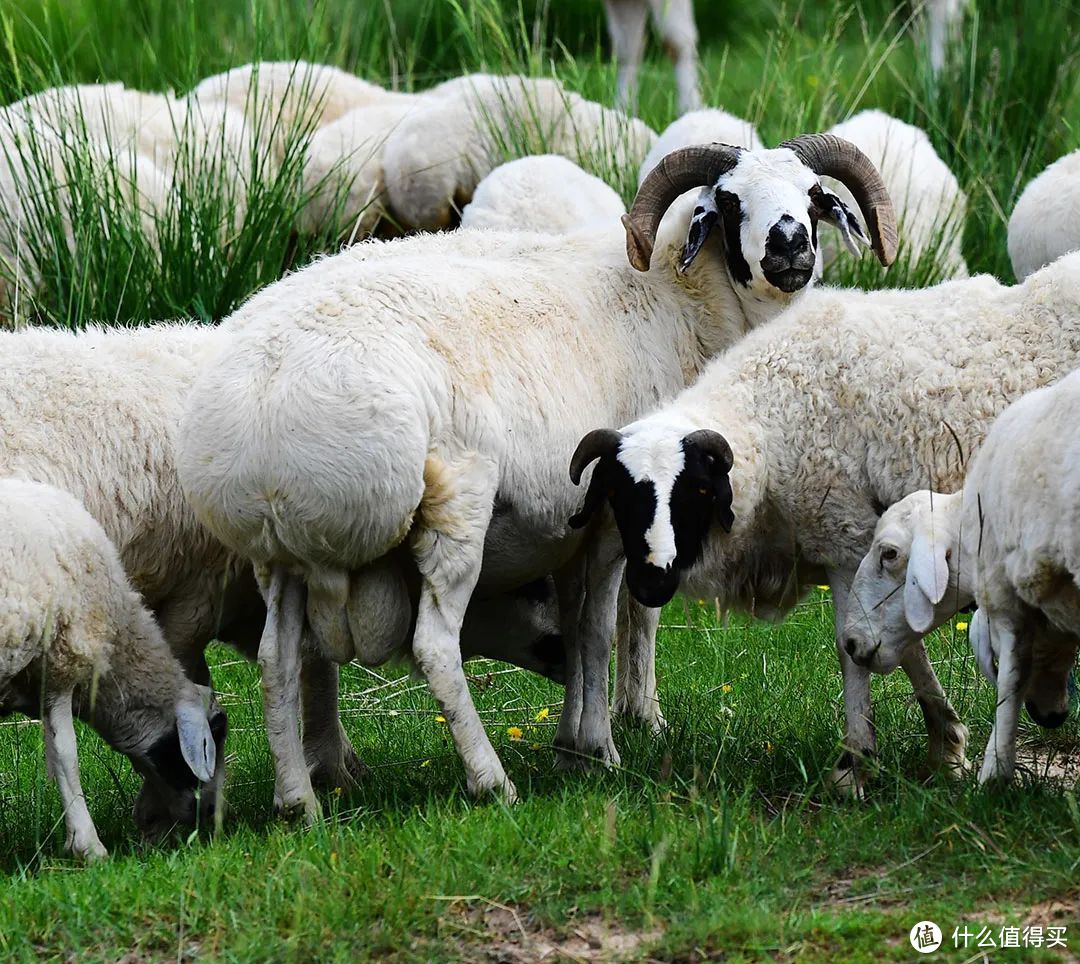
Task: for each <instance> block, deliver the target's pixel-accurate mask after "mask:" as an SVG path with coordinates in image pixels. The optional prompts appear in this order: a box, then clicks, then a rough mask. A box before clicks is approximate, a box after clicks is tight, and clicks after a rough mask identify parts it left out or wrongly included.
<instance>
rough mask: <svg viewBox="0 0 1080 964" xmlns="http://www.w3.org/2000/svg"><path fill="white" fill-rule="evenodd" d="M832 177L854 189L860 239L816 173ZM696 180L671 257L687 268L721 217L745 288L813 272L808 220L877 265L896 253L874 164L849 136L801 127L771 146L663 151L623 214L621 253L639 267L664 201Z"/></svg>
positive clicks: (773, 285)
mask: <svg viewBox="0 0 1080 964" xmlns="http://www.w3.org/2000/svg"><path fill="white" fill-rule="evenodd" d="M822 175H829V176H831V177H834V178H836V179H837V180H839V181H841V182H842V183H843V184H845V185H846V186H847V188H848V189H849V190H850V191H851V193H852V195H854V197H855V199H856V201H857V202H858V205H859V207H860V209H861V210H862V213H863V217H864V218H865V220H866V223H867V226H868V228H869V231H870V238H869V239H867V238H866V237H865V235H864V234H863V232H862V229H861V228H860V227H859V223H858V221H857V220H856V218H855V217H854V215H853V214H852V212H851V211H850V210H849V209H848V208H847V206H846V205H845V204H844V202H843V201H841V200H840V198H839V197H837V196H836V195H835V194H833V193H832V192H831V191H829V190H828V189H826V188H825V187H824V186H823V185H822V184H821V180H820V177H821V176H822ZM696 187H700V188H702V191H701V195H700V196H699V198H698V203H697V205H696V207H695V209H694V215H693V217H692V219H691V222H690V229H689V232H688V234H687V238H686V246H685V248H684V249H683V255H682V259H681V263H680V268H681V270H684V271H685V270H686V268H687V267H689V265H690V264H691V262H692V261H693V260H694V258H695V257H697V255H698V253H699V252H700V251H701V248H702V246H703V245H704V244H705V241H706V239H707V238H708V237H709V234H710V232H711V231H712V229H713V228H714V227H715V226H716V225H718V224H719V225H721V226H722V228H723V232H724V247H725V250H726V257H727V265H728V271H729V273H730V274H731V277H732V279H733V280H734V281H735V282H736V283H737V284H739V285H742V286H743V287H745V288H747V289H753V290H757V291H759V292H766V291H768V290H769V289H773V290H778V291H781V292H785V293H791V292H794V291H798V290H799V289H800V288H803V287H805V286H806V285H807V284H809V282H810V279H811V278H812V277H813V271H814V261H815V258H816V255H817V225H818V222H819V221H825V222H826V223H828V224H832V225H833V226H834V227H836V228H837V229H838V230H839V231H840V232H841V234H842V235H843V237H844V241H845V243H846V244H847V245H848V247H849V248H851V249H852V250H853V252H857V251H858V247H857V246H858V244H860V243H862V244H868V245H871V246H872V247H873V250H874V253H875V254H876V255H877V257H878V259H879V260H880V261H881V263H882V264H884V265H889V264H891V263H892V262H893V260H894V259H895V257H896V215H895V212H894V211H893V207H892V203H891V201H890V200H889V195H888V192H887V191H886V189H885V185H884V183H883V182H882V180H881V175H880V174H879V173H878V172H877V169H876V168H875V167H874V165H873V163H872V162H871V161H870V159H869V158H867V157H866V155H865V154H863V153H862V151H860V150H859V149H858V148H857V147H856V146H855V145H854V144H852V143H850V142H849V141H845V140H843V139H842V138H839V137H836V136H834V135H831V134H803V135H802V136H800V137H796V138H794V139H792V140H790V141H785V142H784V143H783V144H781V145H780V147H778V148H776V149H775V150H744V149H743V148H739V147H732V146H729V145H726V144H711V145H706V146H700V147H686V148H683V149H681V150H678V151H674V152H672V153H671V154H668V155H667V156H666V157H665V158H664V159H663V160H661V162H660V163H659V164H658V165H657V166H656V167H655V168H654V169H653V170H652V172H650V174H649V175H648V177H646V178H645V180H644V182H642V185H641V188H640V189H639V191H638V195H637V197H636V198H635V200H634V204H633V207H632V208H631V210H630V213H629V214H627V215H624V216H623V225H624V226H625V228H626V252H627V257H628V258H629V259H630V263H631V264H632V265H633V266H634V267H635V268H637V269H638V270H639V271H648V270H649V264H650V261H651V259H652V251H653V245H654V244H655V242H656V232H657V229H658V228H659V225H660V220H661V218H663V216H664V213H665V212H666V211H667V209H668V208H669V207H670V206H671V204H672V202H673V201H674V200H675V199H676V198H677V197H678V196H679V195H681V194H683V193H685V192H686V191H689V190H693V189H694V188H696Z"/></svg>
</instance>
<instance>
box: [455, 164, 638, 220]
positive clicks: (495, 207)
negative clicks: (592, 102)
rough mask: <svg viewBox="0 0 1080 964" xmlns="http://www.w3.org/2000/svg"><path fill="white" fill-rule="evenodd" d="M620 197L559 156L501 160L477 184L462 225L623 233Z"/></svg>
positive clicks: (604, 184) (463, 216)
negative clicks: (506, 161)
mask: <svg viewBox="0 0 1080 964" xmlns="http://www.w3.org/2000/svg"><path fill="white" fill-rule="evenodd" d="M625 213H626V207H625V205H624V204H623V202H622V198H621V197H619V195H618V194H616V193H615V191H614V190H612V188H610V187H609V186H608V185H607V184H606V183H604V182H603V181H601V180H600V178H598V177H593V176H592V175H591V174H586V173H585V172H584V171H583V170H582V169H581V168H580V167H578V166H577V165H576V164H574V163H573V161H568V160H567V159H566V158H565V157H561V156H560V155H558V154H538V155H533V156H531V157H522V158H519V159H518V160H516V161H510V162H508V163H506V164H501V165H500V166H499V167H497V168H495V170H493V171H492V172H491V173H490V174H489V175H488V176H487V177H485V178H484V179H483V180H482V181H481V182H480V183H479V184H478V185H477V187H476V192H475V193H474V194H473V199H472V201H471V202H470V203H469V204H467V205H466V207H465V210H464V211H462V213H461V226H462V227H463V228H484V229H487V230H490V231H540V232H542V233H545V234H568V233H570V232H573V231H594V230H598V231H604V230H606V231H610V232H612V233H614V234H616V235H618V236H621V235H622V225H621V223H620V219H621V218H622V216H623V215H624V214H625Z"/></svg>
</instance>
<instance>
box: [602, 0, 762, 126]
mask: <svg viewBox="0 0 1080 964" xmlns="http://www.w3.org/2000/svg"><path fill="white" fill-rule="evenodd" d="M650 9H651V10H652V16H653V23H654V24H655V25H656V31H657V33H659V34H660V37H661V38H662V39H663V41H664V49H665V50H666V51H667V53H668V56H669V57H670V58H671V61H672V64H673V65H674V67H675V84H676V87H677V89H678V107H679V113H680V114H685V113H686V112H687V111H692V110H697V108H699V107H700V106H701V91H700V90H699V89H698V79H697V39H698V37H697V25H696V24H695V23H694V7H693V3H692V2H691V0H648V2H647V3H646V0H604V13H605V14H606V15H607V26H608V34H609V35H610V37H611V46H612V48H613V50H614V53H615V60H616V62H617V63H618V68H619V72H618V80H617V84H616V93H615V103H616V105H617V106H618V107H619V108H620V109H621V110H633V108H634V106H635V105H636V103H637V73H638V68H639V67H640V66H641V56H642V54H643V53H644V50H645V20H646V18H647V17H648V12H649V10H650ZM747 146H750V145H747Z"/></svg>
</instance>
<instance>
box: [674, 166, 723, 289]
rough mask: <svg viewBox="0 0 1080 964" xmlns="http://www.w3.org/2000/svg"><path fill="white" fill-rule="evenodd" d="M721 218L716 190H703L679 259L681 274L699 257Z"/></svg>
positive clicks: (710, 188)
mask: <svg viewBox="0 0 1080 964" xmlns="http://www.w3.org/2000/svg"><path fill="white" fill-rule="evenodd" d="M719 217H720V209H719V208H718V207H717V206H716V189H715V188H712V187H707V188H704V189H702V192H701V193H700V194H699V195H698V202H697V205H696V206H695V207H694V216H693V217H692V218H690V228H689V230H688V231H687V232H686V244H684V245H683V250H682V257H680V258H679V274H685V273H686V269H687V268H689V267H690V265H691V264H692V263H693V261H694V258H696V257H697V256H698V253H699V252H700V251H701V249H702V247H704V245H705V242H706V241H707V240H708V238H709V232H710V231H712V229H713V226H714V225H715V224H716V222H717V220H718V219H719Z"/></svg>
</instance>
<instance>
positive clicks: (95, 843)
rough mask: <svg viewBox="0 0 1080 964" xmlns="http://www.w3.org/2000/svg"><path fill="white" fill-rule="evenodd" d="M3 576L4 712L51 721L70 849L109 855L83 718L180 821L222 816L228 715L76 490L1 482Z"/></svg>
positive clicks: (51, 759) (48, 743)
mask: <svg viewBox="0 0 1080 964" xmlns="http://www.w3.org/2000/svg"><path fill="white" fill-rule="evenodd" d="M0 572H2V578H0V585H3V587H4V591H3V593H2V594H0V707H3V708H4V709H5V710H6V711H11V710H18V711H20V712H23V713H26V714H27V715H30V716H40V717H42V718H43V721H44V730H45V755H46V758H47V760H48V769H49V774H50V776H52V777H53V779H54V780H56V783H57V786H58V787H59V789H60V798H61V800H62V802H63V805H64V820H65V822H66V824H67V847H68V849H69V850H71V851H73V852H74V853H75V854H76V855H77V856H79V857H84V858H87V859H90V860H93V859H96V858H100V857H105V856H106V850H105V847H104V846H103V845H102V843H101V840H100V838H99V837H98V834H97V829H96V828H95V827H94V822H93V820H92V819H91V818H90V812H89V810H88V809H87V806H86V799H85V797H84V796H83V791H82V786H81V784H80V781H79V760H78V755H77V750H76V745H75V730H74V729H73V727H72V718H73V716H78V717H79V718H81V719H84V720H86V721H87V722H88V723H90V724H92V725H93V726H94V728H95V729H96V730H97V731H98V732H99V733H101V735H102V736H103V737H104V738H105V739H106V741H108V743H109V744H110V745H111V746H112V747H113V748H114V749H115V750H118V751H119V752H121V753H123V754H125V755H126V756H128V757H130V758H131V761H132V764H133V765H134V766H135V769H136V770H138V771H139V772H140V773H141V774H143V775H144V776H145V777H146V780H147V782H148V785H149V786H151V787H152V788H153V790H154V792H155V793H156V795H157V796H158V797H159V798H162V799H165V800H167V801H168V802H169V813H170V815H171V816H172V817H173V818H174V819H177V820H180V819H182V820H185V821H186V822H189V823H194V822H195V820H196V817H197V816H198V817H199V818H201V819H208V818H209V817H210V816H212V815H213V812H214V808H215V806H216V796H217V792H218V791H219V790H220V783H221V778H222V774H223V767H222V763H223V761H224V753H223V752H222V746H223V743H224V740H225V729H226V721H225V714H224V713H223V712H222V711H221V709H220V708H219V707H218V706H217V704H216V703H215V702H214V701H213V699H212V697H211V696H210V693H209V691H208V690H206V689H205V688H200V687H197V686H196V685H195V684H194V683H192V682H191V681H190V680H188V679H187V677H186V676H184V674H183V671H182V670H181V668H180V665H179V663H177V662H176V660H175V659H174V658H173V656H172V654H171V653H170V652H169V649H168V647H167V646H166V645H165V641H164V639H162V636H161V632H160V630H159V629H158V627H157V625H156V624H155V622H154V620H153V617H152V616H151V615H150V613H149V612H148V611H147V610H146V609H145V608H144V606H143V605H142V603H141V601H140V599H139V596H138V594H137V593H136V592H135V591H134V590H133V589H132V588H131V585H130V584H129V583H128V580H127V577H126V576H125V575H124V570H123V568H122V566H121V565H120V557H119V555H118V554H117V551H116V548H115V546H113V544H112V543H111V542H110V541H109V539H108V537H107V536H106V535H105V532H104V530H103V529H102V528H101V526H100V525H98V523H97V522H95V521H94V519H93V518H92V517H91V516H90V515H89V514H88V513H87V511H86V509H84V508H83V506H82V505H80V504H79V502H78V501H77V500H76V499H75V498H73V497H72V496H71V495H69V494H68V493H66V492H62V491H60V490H59V489H56V488H53V487H52V486H48V485H42V484H40V483H34V482H26V481H23V480H20V479H0ZM200 784H204V785H206V790H205V791H204V793H205V794H206V795H205V798H204V799H205V803H203V804H201V803H200V800H199V798H198V796H197V791H198V789H199V785H200Z"/></svg>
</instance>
